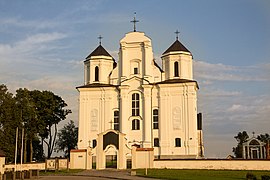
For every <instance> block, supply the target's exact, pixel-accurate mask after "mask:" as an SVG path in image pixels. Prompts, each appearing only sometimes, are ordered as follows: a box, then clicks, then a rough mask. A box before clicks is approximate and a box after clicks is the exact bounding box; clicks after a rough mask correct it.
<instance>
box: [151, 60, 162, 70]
mask: <svg viewBox="0 0 270 180" xmlns="http://www.w3.org/2000/svg"><path fill="white" fill-rule="evenodd" d="M153 61H154V65H155V66H156V67H157V68H158V69H159V70H160V72H164V71H163V70H162V69H161V67H159V65H158V64H157V62H156V61H155V60H153Z"/></svg>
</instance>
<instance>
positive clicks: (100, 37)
mask: <svg viewBox="0 0 270 180" xmlns="http://www.w3.org/2000/svg"><path fill="white" fill-rule="evenodd" d="M102 38H103V37H102V36H101V35H99V36H98V39H99V45H101V39H102Z"/></svg>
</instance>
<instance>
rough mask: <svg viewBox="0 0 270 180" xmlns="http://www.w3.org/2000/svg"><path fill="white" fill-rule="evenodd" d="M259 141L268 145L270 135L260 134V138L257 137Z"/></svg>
mask: <svg viewBox="0 0 270 180" xmlns="http://www.w3.org/2000/svg"><path fill="white" fill-rule="evenodd" d="M257 139H259V140H260V141H262V142H264V143H267V142H268V141H270V135H269V134H267V133H265V134H260V135H259V136H257Z"/></svg>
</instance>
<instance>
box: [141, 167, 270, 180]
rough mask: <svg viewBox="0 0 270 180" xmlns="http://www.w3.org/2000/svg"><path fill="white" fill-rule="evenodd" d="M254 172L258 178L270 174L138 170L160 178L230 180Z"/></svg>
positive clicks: (258, 172) (242, 177) (241, 177)
mask: <svg viewBox="0 0 270 180" xmlns="http://www.w3.org/2000/svg"><path fill="white" fill-rule="evenodd" d="M248 172H250V173H253V174H254V175H255V176H256V177H257V179H261V176H262V175H268V176H270V171H236V170H235V171H233V170H231V171H230V170H180V169H148V173H147V176H146V175H145V169H139V170H136V174H137V175H138V176H144V177H152V178H159V179H181V180H182V179H183V180H193V179H196V180H197V179H199V180H229V179H238V180H240V179H246V174H247V173H248Z"/></svg>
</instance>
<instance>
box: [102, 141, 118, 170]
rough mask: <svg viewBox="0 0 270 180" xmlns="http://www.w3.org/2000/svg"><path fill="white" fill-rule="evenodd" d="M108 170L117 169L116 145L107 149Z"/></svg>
mask: <svg viewBox="0 0 270 180" xmlns="http://www.w3.org/2000/svg"><path fill="white" fill-rule="evenodd" d="M105 159H106V161H105V162H106V165H105V167H106V168H117V149H116V147H115V146H114V145H109V146H107V148H106V149H105Z"/></svg>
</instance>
